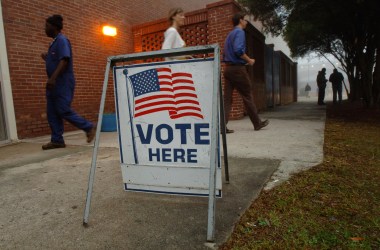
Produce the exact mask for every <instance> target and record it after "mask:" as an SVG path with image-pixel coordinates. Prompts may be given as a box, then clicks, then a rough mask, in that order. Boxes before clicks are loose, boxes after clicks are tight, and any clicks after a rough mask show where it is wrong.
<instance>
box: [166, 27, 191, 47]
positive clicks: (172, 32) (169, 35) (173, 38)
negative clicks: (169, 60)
mask: <svg viewBox="0 0 380 250" xmlns="http://www.w3.org/2000/svg"><path fill="white" fill-rule="evenodd" d="M164 37H165V39H164V43H163V44H162V49H174V48H182V47H185V45H186V44H185V41H184V40H183V39H182V37H181V35H180V34H179V33H178V31H177V30H176V29H175V28H174V27H170V28H168V29H167V30H166V31H165V33H164Z"/></svg>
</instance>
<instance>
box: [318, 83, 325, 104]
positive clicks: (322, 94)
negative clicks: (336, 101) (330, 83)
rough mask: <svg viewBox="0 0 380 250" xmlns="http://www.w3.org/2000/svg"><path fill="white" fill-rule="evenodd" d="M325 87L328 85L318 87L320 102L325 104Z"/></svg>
mask: <svg viewBox="0 0 380 250" xmlns="http://www.w3.org/2000/svg"><path fill="white" fill-rule="evenodd" d="M325 89H326V85H322V86H321V87H318V104H323V103H324V100H325Z"/></svg>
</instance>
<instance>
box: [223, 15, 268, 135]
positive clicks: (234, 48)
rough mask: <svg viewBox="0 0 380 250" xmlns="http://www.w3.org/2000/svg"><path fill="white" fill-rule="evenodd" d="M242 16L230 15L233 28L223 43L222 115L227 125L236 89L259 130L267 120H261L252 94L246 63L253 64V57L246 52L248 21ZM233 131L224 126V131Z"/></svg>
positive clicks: (256, 128) (266, 123) (265, 124)
mask: <svg viewBox="0 0 380 250" xmlns="http://www.w3.org/2000/svg"><path fill="white" fill-rule="evenodd" d="M244 17H245V15H244V14H243V13H237V14H235V15H234V16H233V17H232V22H233V25H234V29H233V30H232V31H231V32H230V33H229V34H228V35H227V38H226V40H225V43H224V58H223V61H224V62H225V68H224V79H225V85H224V114H225V116H224V117H225V119H226V125H227V123H228V118H229V115H230V112H231V107H232V94H233V91H234V89H236V90H237V91H238V92H239V94H240V95H241V96H242V98H243V103H244V106H245V108H246V110H247V113H248V116H249V119H250V120H251V122H252V124H253V126H254V129H255V130H260V129H262V128H264V127H265V126H267V125H268V124H269V121H268V120H265V121H261V119H260V118H259V115H258V114H257V108H256V105H255V103H254V100H253V96H252V88H251V82H250V80H249V76H248V72H247V68H246V67H247V66H246V65H249V66H253V64H254V63H255V59H253V58H250V57H249V56H248V55H247V54H246V43H245V33H244V29H245V28H246V27H247V23H248V21H247V20H245V19H244ZM233 132H234V131H233V130H230V129H228V128H227V127H226V133H233Z"/></svg>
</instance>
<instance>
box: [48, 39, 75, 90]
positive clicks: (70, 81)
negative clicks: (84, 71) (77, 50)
mask: <svg viewBox="0 0 380 250" xmlns="http://www.w3.org/2000/svg"><path fill="white" fill-rule="evenodd" d="M64 58H68V64H67V67H66V69H65V70H64V71H63V72H62V73H61V74H60V75H59V76H58V77H57V79H56V82H55V83H56V86H57V87H59V85H65V86H66V87H70V88H73V87H74V85H75V78H74V70H73V58H72V51H71V44H70V41H69V40H68V39H67V38H66V37H65V36H64V35H63V34H61V33H59V34H58V35H57V37H56V38H55V39H54V40H53V42H52V43H51V44H50V47H49V50H48V54H47V56H46V73H47V75H48V77H49V78H50V77H51V75H52V74H53V73H54V71H55V70H56V68H57V67H58V64H59V62H60V61H61V60H62V59H64ZM62 87H63V86H62Z"/></svg>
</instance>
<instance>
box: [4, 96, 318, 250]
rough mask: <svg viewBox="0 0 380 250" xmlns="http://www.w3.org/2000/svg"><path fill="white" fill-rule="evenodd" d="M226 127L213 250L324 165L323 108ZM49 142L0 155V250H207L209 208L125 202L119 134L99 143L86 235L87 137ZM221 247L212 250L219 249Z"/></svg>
mask: <svg viewBox="0 0 380 250" xmlns="http://www.w3.org/2000/svg"><path fill="white" fill-rule="evenodd" d="M261 117H262V118H268V119H269V120H270V124H269V126H268V127H267V128H264V129H263V130H261V131H258V132H255V131H254V130H253V127H252V125H251V124H250V122H249V120H248V119H243V120H238V121H231V122H230V123H229V124H228V127H229V128H230V129H234V130H235V133H233V134H228V135H227V143H228V155H229V167H230V184H223V198H222V199H218V201H217V207H216V241H215V243H216V246H217V245H219V244H221V243H223V242H224V241H225V240H226V238H227V237H228V236H229V234H230V233H231V230H232V229H233V226H234V223H236V222H237V221H238V219H239V216H240V215H241V214H242V213H243V212H244V211H245V209H246V208H248V207H249V205H250V204H251V202H252V200H254V199H255V198H256V197H257V195H258V194H259V193H260V191H261V190H262V189H263V188H266V189H270V188H272V187H273V186H275V185H277V184H279V183H281V182H283V181H286V180H287V179H288V177H289V175H290V174H291V173H293V172H298V171H301V170H303V169H307V168H309V167H311V166H314V165H317V164H319V163H320V162H322V159H323V130H324V121H325V109H324V107H320V106H317V105H316V104H315V102H314V101H313V102H307V101H306V100H301V102H299V103H295V104H292V105H288V106H283V107H276V108H275V109H273V110H270V111H268V112H265V113H262V114H261ZM48 140H49V137H43V138H34V139H32V140H24V141H23V142H22V143H19V144H15V145H9V146H5V147H0V195H1V200H0V249H15V248H16V249H18V248H22V249H25V248H26V249H105V248H111V249H208V248H209V247H210V246H211V247H212V244H205V241H206V230H207V208H208V199H206V198H197V197H178V196H166V195H154V194H145V193H132V192H125V191H123V188H122V177H121V171H120V166H119V151H118V142H117V135H116V133H102V134H101V139H100V147H101V148H100V149H99V155H98V161H97V163H98V164H97V170H96V175H95V184H94V192H93V196H92V198H93V199H92V204H91V213H90V221H89V227H88V228H84V227H83V226H82V220H83V211H84V204H85V197H86V191H87V181H88V174H89V169H90V164H91V156H92V146H91V145H88V144H86V143H84V141H85V136H84V134H83V133H82V132H71V133H68V134H66V135H65V140H66V143H67V144H68V145H69V146H68V147H67V148H64V149H56V150H49V151H42V150H41V145H42V144H43V143H45V142H47V141H48ZM216 246H215V247H216Z"/></svg>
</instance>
